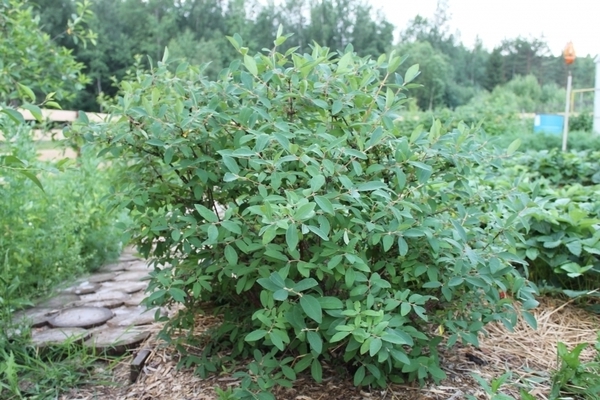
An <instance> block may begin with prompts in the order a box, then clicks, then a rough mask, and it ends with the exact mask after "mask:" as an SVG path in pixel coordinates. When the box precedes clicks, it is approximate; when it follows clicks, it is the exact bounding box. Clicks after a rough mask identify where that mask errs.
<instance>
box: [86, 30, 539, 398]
mask: <svg viewBox="0 0 600 400" xmlns="http://www.w3.org/2000/svg"><path fill="white" fill-rule="evenodd" d="M285 38H286V37H285V36H281V35H279V36H278V37H277V39H276V41H275V45H276V47H275V48H274V49H273V50H272V51H270V52H268V53H259V54H255V55H250V53H249V51H248V49H247V48H245V47H243V43H242V39H241V38H240V37H239V36H237V35H236V36H234V37H232V38H230V41H231V43H232V45H233V46H234V47H235V48H236V49H237V50H238V51H239V52H240V54H241V57H240V59H239V60H236V61H234V62H233V63H231V65H229V67H228V68H226V69H224V70H223V71H221V73H220V74H219V77H218V79H217V80H215V81H210V80H208V79H207V78H205V76H204V75H203V74H202V72H201V70H198V69H196V68H194V67H192V66H189V65H187V64H180V65H178V66H175V65H170V64H169V63H168V58H167V56H166V55H167V54H168V52H165V58H164V59H163V61H161V62H158V63H157V65H156V66H154V67H152V68H151V70H150V71H138V73H137V77H136V78H135V79H132V80H129V81H125V82H123V83H122V91H121V94H120V96H119V98H118V101H117V104H118V105H117V106H116V107H115V108H114V109H113V110H112V111H113V115H114V116H113V118H112V121H109V122H106V123H105V124H98V125H87V124H81V125H80V126H79V128H80V129H81V131H80V134H81V135H82V137H87V138H88V139H89V140H95V141H96V142H98V143H102V144H104V147H105V148H104V150H102V154H104V155H106V156H107V157H115V158H119V159H121V160H124V161H125V162H126V163H128V165H129V170H128V171H127V172H126V173H124V174H123V178H122V180H123V182H124V187H127V189H126V190H122V191H116V192H115V193H114V200H115V202H117V203H119V204H121V205H124V206H126V207H128V208H129V209H130V215H131V216H132V218H133V219H134V220H135V222H136V224H137V226H136V227H135V228H134V229H132V230H130V235H131V238H132V241H133V242H134V243H136V244H137V245H138V246H139V249H140V251H141V252H142V254H143V255H145V256H149V257H151V258H153V259H154V260H155V262H156V268H155V270H154V272H153V273H152V279H151V282H150V288H149V290H150V292H151V294H150V295H149V297H148V299H147V304H148V305H155V306H171V305H174V304H177V303H179V304H181V305H183V306H184V307H183V308H182V310H181V311H180V312H178V314H177V315H176V316H175V317H174V318H172V319H171V320H170V321H169V322H168V324H167V325H166V327H165V331H164V333H165V337H167V338H168V337H170V338H171V340H172V341H173V342H174V343H175V344H177V346H178V348H179V349H181V350H182V351H184V353H185V355H184V357H183V358H182V362H183V363H185V364H188V365H190V364H193V363H196V364H198V371H199V372H200V373H203V374H206V373H208V372H211V371H217V369H218V368H220V365H221V363H223V362H225V360H228V359H229V360H231V359H234V358H235V359H238V360H248V359H250V361H249V364H248V370H249V372H240V373H238V375H239V376H240V377H241V378H242V384H241V386H240V387H239V388H238V389H237V392H236V393H237V396H238V397H240V398H245V397H249V398H265V399H266V398H273V395H272V394H270V392H271V391H272V390H273V387H274V386H275V385H283V386H289V385H291V381H293V380H294V379H296V377H297V375H298V374H299V373H301V372H303V371H305V370H310V373H311V375H312V377H313V378H314V379H315V380H316V381H321V379H322V374H323V372H322V371H323V366H324V365H328V366H336V367H344V368H346V370H347V371H349V372H350V373H351V374H352V376H353V378H352V379H353V381H354V383H355V384H356V385H373V386H385V385H386V383H387V382H390V381H394V382H397V381H402V380H406V379H410V380H416V379H418V380H420V381H421V382H423V381H424V380H425V379H428V378H429V377H432V378H433V379H435V380H440V379H442V378H444V372H443V371H442V369H441V368H440V365H439V363H440V360H439V357H438V352H437V346H438V345H439V344H440V343H441V342H442V340H443V337H445V338H446V339H447V344H448V345H450V346H452V345H453V344H454V343H456V342H457V341H460V342H464V343H471V344H475V345H476V344H477V335H478V334H479V333H480V332H481V331H482V329H483V328H484V326H485V325H486V324H487V323H489V322H492V321H501V322H503V323H504V324H506V325H507V326H512V325H513V324H514V323H515V322H516V320H517V312H518V308H521V309H522V314H523V316H525V318H526V319H527V320H528V321H529V322H530V323H531V324H535V321H534V319H533V317H532V315H531V314H530V313H529V312H528V311H527V309H530V308H532V307H534V306H535V305H536V301H535V300H534V293H535V290H536V288H535V287H534V286H533V285H532V284H531V283H529V282H528V281H527V280H526V279H525V278H524V277H523V276H521V275H520V274H519V272H518V271H517V269H516V268H515V265H518V263H520V262H521V260H520V259H519V258H517V257H515V256H514V255H513V254H511V253H510V252H509V251H508V250H509V249H512V248H514V246H515V245H516V243H517V242H519V241H520V240H521V239H522V238H520V236H519V233H518V232H517V229H518V227H519V226H520V224H521V223H522V220H523V219H524V218H526V216H527V215H528V213H529V212H530V206H532V203H531V202H530V199H529V198H528V197H527V196H525V195H523V194H520V193H519V192H517V191H515V190H512V189H508V190H503V191H500V190H493V189H491V187H490V185H489V184H488V182H486V176H481V175H479V173H475V172H474V171H475V170H476V167H477V166H479V165H489V164H492V165H495V166H497V167H499V166H500V165H501V160H502V158H504V157H506V156H507V154H506V153H503V154H500V153H498V154H496V153H493V152H490V151H489V150H486V148H484V147H483V146H482V145H481V144H480V143H479V142H478V141H477V140H476V138H475V136H474V135H473V133H472V132H471V130H470V129H468V128H467V127H466V126H465V125H460V126H459V127H458V128H457V129H454V130H452V131H449V132H448V131H444V130H442V128H441V123H440V122H435V123H434V124H433V126H432V127H431V129H430V130H428V131H424V130H423V129H420V128H419V129H417V130H415V131H414V132H405V131H401V130H400V129H399V127H398V125H397V124H396V123H395V122H394V120H395V119H396V118H397V116H398V112H399V110H401V109H402V107H403V106H404V104H405V102H406V101H407V97H406V90H407V88H410V85H411V84H410V82H411V81H412V80H413V79H414V78H415V77H416V76H417V74H418V66H410V67H409V68H407V70H406V73H405V74H400V73H397V72H396V71H397V70H398V69H399V68H400V65H401V62H402V59H401V58H400V57H399V56H397V55H395V54H391V55H390V56H389V57H386V56H382V57H380V58H379V59H378V60H372V59H370V58H359V57H358V56H356V55H355V54H354V53H353V52H352V49H351V48H348V49H346V51H345V52H342V53H339V54H338V53H334V52H331V51H329V49H326V48H322V47H320V46H318V45H317V44H315V45H314V46H313V47H312V52H311V53H310V54H309V53H306V54H300V53H297V52H296V50H295V49H290V50H288V51H287V52H285V53H284V54H282V53H280V52H278V50H277V46H279V45H281V44H282V43H283V42H284V40H285ZM514 149H515V146H512V147H511V148H510V149H509V150H510V152H512V151H514ZM483 210H485V211H483ZM505 293H509V294H510V296H504V294H505ZM199 313H209V314H214V315H219V316H221V317H222V322H221V323H220V324H219V325H218V326H217V327H215V328H213V329H211V330H209V331H208V332H207V335H204V336H203V337H202V339H199V335H200V334H198V333H196V332H195V330H194V327H195V324H196V323H195V317H196V315H197V314H199ZM180 330H183V332H184V334H182V333H181V332H180ZM185 332H187V334H185ZM199 342H201V346H198V347H200V348H202V350H201V351H200V352H197V351H196V352H195V351H191V350H190V349H191V348H198V347H196V346H192V347H191V348H190V346H188V345H190V344H192V345H193V344H198V343H199Z"/></svg>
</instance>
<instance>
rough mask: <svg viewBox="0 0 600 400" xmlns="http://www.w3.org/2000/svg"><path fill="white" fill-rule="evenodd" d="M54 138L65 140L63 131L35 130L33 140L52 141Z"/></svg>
mask: <svg viewBox="0 0 600 400" xmlns="http://www.w3.org/2000/svg"><path fill="white" fill-rule="evenodd" d="M52 137H54V140H64V139H65V135H64V134H63V131H62V129H50V130H49V131H44V130H42V129H34V130H33V140H51V139H52Z"/></svg>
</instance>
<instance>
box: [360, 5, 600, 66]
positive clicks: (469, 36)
mask: <svg viewBox="0 0 600 400" xmlns="http://www.w3.org/2000/svg"><path fill="white" fill-rule="evenodd" d="M368 1H370V2H371V4H372V5H373V6H374V8H376V9H381V10H382V11H384V13H385V17H386V18H387V20H388V21H390V22H391V23H393V24H394V25H395V26H396V27H397V28H400V29H404V28H405V27H406V26H407V25H408V23H409V21H410V20H411V19H413V18H414V17H415V16H416V15H421V16H423V17H432V16H433V14H434V12H435V9H436V6H437V1H438V0H368ZM447 1H448V11H449V14H450V21H449V25H450V32H452V33H454V32H456V31H457V30H458V31H459V32H460V38H461V41H462V43H463V44H464V45H465V46H467V47H469V48H471V47H472V46H473V44H474V43H475V39H476V37H477V36H479V38H480V39H481V41H482V42H483V45H484V47H485V48H487V49H488V50H491V49H493V48H494V47H495V46H497V45H499V44H500V43H501V42H502V40H503V39H514V38H516V37H518V36H522V37H525V38H541V37H542V35H543V36H544V38H545V40H546V42H547V43H548V46H549V47H550V51H551V52H552V54H554V55H557V56H558V55H560V54H561V53H562V50H563V49H564V48H565V46H566V44H567V42H569V41H572V42H573V45H574V47H575V52H576V54H577V55H578V56H586V55H588V54H589V55H591V56H596V55H598V54H600V0H447Z"/></svg>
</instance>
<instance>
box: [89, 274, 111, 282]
mask: <svg viewBox="0 0 600 400" xmlns="http://www.w3.org/2000/svg"><path fill="white" fill-rule="evenodd" d="M116 276H117V274H115V273H114V272H105V273H103V274H94V275H92V276H90V277H89V278H87V281H88V282H91V283H102V282H106V281H112V280H114V279H115V277H116Z"/></svg>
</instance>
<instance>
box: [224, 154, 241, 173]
mask: <svg viewBox="0 0 600 400" xmlns="http://www.w3.org/2000/svg"><path fill="white" fill-rule="evenodd" d="M222 157H223V164H225V166H226V167H227V169H228V170H229V172H231V173H233V174H234V175H239V174H240V167H239V166H238V165H237V163H236V162H235V160H234V159H233V157H229V156H222Z"/></svg>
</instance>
